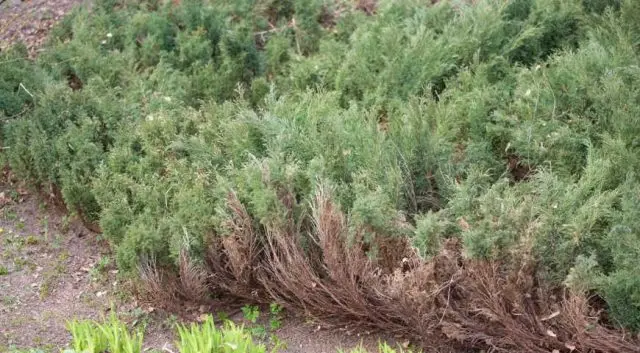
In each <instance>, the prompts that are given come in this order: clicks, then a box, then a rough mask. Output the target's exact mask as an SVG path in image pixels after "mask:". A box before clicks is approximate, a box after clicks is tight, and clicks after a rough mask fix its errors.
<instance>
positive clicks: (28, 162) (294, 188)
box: [0, 0, 640, 329]
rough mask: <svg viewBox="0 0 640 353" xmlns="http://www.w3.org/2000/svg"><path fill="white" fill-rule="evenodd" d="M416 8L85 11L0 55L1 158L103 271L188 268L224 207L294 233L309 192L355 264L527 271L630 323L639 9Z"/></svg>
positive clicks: (299, 2) (572, 3)
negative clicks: (459, 247) (51, 198)
mask: <svg viewBox="0 0 640 353" xmlns="http://www.w3.org/2000/svg"><path fill="white" fill-rule="evenodd" d="M427 3H430V2H429V1H414V0H403V1H380V2H379V3H378V7H377V9H376V11H375V14H373V15H370V14H369V13H368V11H361V10H359V9H357V8H356V7H354V6H353V4H352V3H343V2H340V1H329V0H312V1H309V0H287V1H275V0H240V1H238V0H235V1H231V0H228V1H211V2H204V4H203V2H201V1H191V0H182V1H167V2H163V1H152V0H148V1H124V0H120V1H119V0H100V1H96V2H95V4H94V5H93V6H92V7H91V8H80V9H78V10H77V11H75V12H74V13H73V15H72V16H70V17H68V18H67V19H66V20H65V21H64V22H63V23H62V24H60V25H59V26H58V27H57V28H56V29H55V31H54V33H53V35H52V37H51V39H50V42H49V44H48V46H47V50H46V51H44V52H43V53H42V54H41V55H40V56H39V57H38V58H37V60H35V61H29V60H27V59H26V51H25V50H24V48H21V47H20V46H16V47H14V48H13V50H11V51H9V52H7V53H2V54H0V118H1V119H2V122H3V124H2V145H3V151H2V153H3V155H4V156H3V157H4V158H5V159H6V160H7V161H8V164H9V165H10V167H11V169H12V171H13V172H15V173H16V174H17V175H19V176H20V177H22V178H24V179H26V180H28V181H30V182H31V183H32V184H34V185H36V186H38V187H41V188H48V187H51V186H55V188H54V190H60V192H61V195H62V197H63V199H64V201H65V203H66V204H67V206H68V207H69V208H70V209H71V210H73V211H75V212H77V213H78V214H79V215H80V216H81V217H82V218H83V219H85V221H87V222H97V223H99V225H100V227H101V229H102V231H103V233H104V236H105V237H106V238H107V239H108V240H109V241H110V242H111V244H112V245H113V246H114V249H115V250H116V254H117V260H118V264H119V265H120V267H121V268H123V269H135V268H136V266H137V265H138V263H139V261H140V259H141V257H148V256H153V257H155V258H156V259H158V261H160V262H162V263H164V264H175V263H177V262H178V261H179V258H180V254H181V252H183V251H186V252H188V253H189V254H190V256H191V258H193V259H202V257H203V254H204V252H205V246H206V244H207V242H208V240H209V239H211V238H212V237H225V236H226V235H228V234H229V233H230V229H229V224H230V222H229V220H230V219H231V218H232V217H233V216H234V214H233V212H232V210H230V209H229V207H228V202H227V201H228V195H229V193H230V192H232V193H234V195H235V196H236V197H237V198H238V200H239V201H240V202H241V203H242V204H243V205H245V207H246V208H247V212H248V214H249V215H250V216H251V219H252V222H253V225H254V227H255V228H256V229H264V228H263V227H264V226H266V225H274V224H276V225H277V224H283V223H288V222H293V223H294V224H295V225H296V227H298V229H300V237H303V238H304V237H305V234H306V233H305V231H304V230H305V229H306V228H307V227H308V223H309V218H308V216H309V214H310V213H311V212H312V210H311V206H310V205H311V201H312V200H313V198H314V195H315V194H316V192H317V190H318V188H320V187H322V188H330V189H331V190H332V193H333V195H334V197H335V198H336V199H337V201H338V202H339V204H340V206H341V208H342V209H343V210H344V211H345V212H346V213H347V214H348V215H349V227H350V229H353V230H354V232H355V231H356V230H363V229H364V230H366V236H365V239H366V240H367V241H368V242H370V243H371V244H372V246H371V248H370V249H369V253H370V256H371V257H376V256H378V255H377V254H378V253H379V252H380V251H381V250H383V249H379V248H378V247H376V246H375V244H378V242H376V240H377V239H381V238H388V237H408V238H409V239H411V241H412V243H413V244H414V246H415V247H416V248H417V249H418V250H419V251H420V253H421V255H422V256H425V257H428V256H431V255H433V254H434V253H436V252H437V250H438V248H439V247H440V245H441V244H442V243H443V241H444V240H445V239H448V238H459V239H461V240H462V242H463V244H464V249H465V251H466V254H467V255H468V256H472V257H479V258H488V259H501V260H503V261H505V262H507V263H508V262H509V259H515V258H522V257H527V256H530V257H532V258H533V259H535V260H536V261H537V263H538V265H539V268H540V273H542V274H543V276H544V279H546V280H547V281H549V282H551V283H556V284H558V285H561V284H564V285H568V286H569V287H571V288H573V289H575V290H584V291H588V292H595V293H598V294H599V295H601V296H602V297H603V298H604V299H605V300H606V302H607V304H608V307H609V310H610V313H611V314H612V315H613V317H614V319H615V320H614V321H615V322H616V323H619V324H621V325H623V326H626V327H628V328H632V329H640V277H639V276H637V273H636V272H635V271H636V269H635V266H636V263H637V259H638V258H640V175H638V172H637V171H638V170H640V92H639V90H640V56H639V55H638V54H639V51H640V46H639V45H640V44H639V43H640V25H638V22H637V19H638V18H640V2H638V1H636V0H512V1H502V0H480V1H473V2H471V1H463V0H459V1H455V0H450V1H439V2H436V4H433V5H432V4H427ZM369 12H370V11H369ZM285 195H293V196H294V197H293V199H292V198H290V197H289V198H287V197H285ZM286 208H292V209H293V210H294V212H293V213H290V212H285V209H286ZM303 241H304V239H303Z"/></svg>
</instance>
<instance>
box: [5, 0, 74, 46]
mask: <svg viewBox="0 0 640 353" xmlns="http://www.w3.org/2000/svg"><path fill="white" fill-rule="evenodd" d="M82 2H83V0H55V1H52V0H0V51H2V50H5V49H7V48H8V47H9V46H11V45H12V44H14V43H16V42H19V41H21V42H23V43H24V44H25V45H26V46H27V48H28V49H29V52H30V53H31V55H32V56H33V55H35V54H36V53H37V51H38V49H39V48H40V47H41V46H42V44H43V43H44V41H45V39H46V37H47V34H48V33H49V31H50V30H51V28H52V27H53V26H54V25H55V24H56V23H57V22H58V21H60V20H61V19H62V18H63V17H64V15H65V14H66V13H68V12H69V11H70V10H71V9H72V8H73V7H74V6H75V5H77V4H80V3H82Z"/></svg>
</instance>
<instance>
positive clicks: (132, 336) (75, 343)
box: [67, 312, 144, 353]
mask: <svg viewBox="0 0 640 353" xmlns="http://www.w3.org/2000/svg"><path fill="white" fill-rule="evenodd" d="M67 329H68V330H69V332H70V333H71V336H72V347H73V352H76V353H104V352H109V353H140V352H141V350H142V341H143V336H144V335H143V333H142V331H141V330H137V331H135V332H133V333H132V332H130V331H129V329H128V328H127V326H126V325H125V324H124V323H123V322H121V321H120V320H119V319H118V318H117V316H116V314H115V313H113V312H112V314H111V315H110V316H109V319H108V320H107V321H105V322H104V323H102V324H98V323H95V322H93V321H91V320H82V321H78V320H73V321H70V322H69V323H68V324H67Z"/></svg>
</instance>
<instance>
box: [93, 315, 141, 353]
mask: <svg viewBox="0 0 640 353" xmlns="http://www.w3.org/2000/svg"><path fill="white" fill-rule="evenodd" d="M99 327H100V330H101V331H102V333H103V334H104V336H105V337H106V338H107V342H108V345H109V353H140V352H141V350H142V341H143V333H142V331H141V330H137V331H136V332H134V333H130V332H129V330H128V329H127V326H126V325H125V324H124V323H123V322H121V321H120V320H118V318H117V317H116V314H115V313H113V311H112V314H111V317H110V320H109V321H108V322H106V323H104V324H103V325H100V326H99Z"/></svg>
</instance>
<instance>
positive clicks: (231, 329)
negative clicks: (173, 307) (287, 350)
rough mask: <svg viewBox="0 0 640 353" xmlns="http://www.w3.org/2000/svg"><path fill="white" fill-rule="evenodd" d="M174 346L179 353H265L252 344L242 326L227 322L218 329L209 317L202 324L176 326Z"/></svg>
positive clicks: (261, 346)
mask: <svg viewBox="0 0 640 353" xmlns="http://www.w3.org/2000/svg"><path fill="white" fill-rule="evenodd" d="M178 338H179V339H178V341H177V342H176V346H177V347H178V350H179V351H180V353H231V352H243V353H265V352H266V348H265V346H264V345H262V344H256V343H254V342H253V339H252V337H251V334H249V333H248V332H246V331H245V330H244V328H243V327H242V326H236V325H235V324H234V323H233V322H231V321H227V322H225V323H224V324H223V327H222V328H220V329H218V328H217V327H216V326H215V324H214V322H213V317H212V316H211V315H207V317H206V319H205V320H204V322H203V323H202V324H191V325H190V326H184V325H178Z"/></svg>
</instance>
